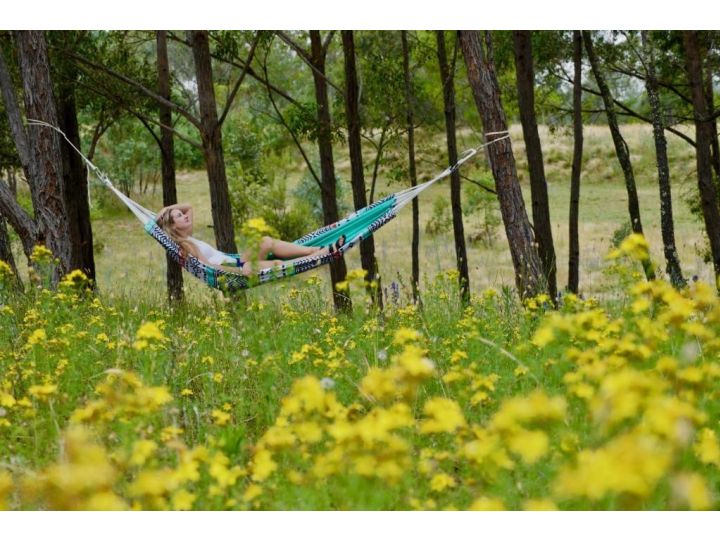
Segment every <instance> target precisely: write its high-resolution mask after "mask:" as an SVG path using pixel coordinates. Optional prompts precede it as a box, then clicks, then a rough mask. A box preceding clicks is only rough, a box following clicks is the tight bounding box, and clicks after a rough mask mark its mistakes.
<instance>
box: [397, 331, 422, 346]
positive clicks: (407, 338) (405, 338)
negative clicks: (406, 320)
mask: <svg viewBox="0 0 720 540" xmlns="http://www.w3.org/2000/svg"><path fill="white" fill-rule="evenodd" d="M420 337H421V335H420V332H418V331H417V330H413V329H412V328H405V327H403V328H399V329H398V330H397V331H396V332H395V336H394V337H393V343H394V344H395V345H405V344H406V343H408V342H413V341H418V340H419V339H420Z"/></svg>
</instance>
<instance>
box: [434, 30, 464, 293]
mask: <svg viewBox="0 0 720 540" xmlns="http://www.w3.org/2000/svg"><path fill="white" fill-rule="evenodd" d="M435 37H436V40H437V54H438V63H439V65H440V82H441V84H442V87H443V104H444V109H445V133H446V138H447V148H448V161H449V163H450V165H454V164H455V163H457V160H458V153H457V141H456V134H455V83H454V77H455V74H454V73H453V72H451V71H450V68H449V66H448V59H447V52H446V50H445V32H444V31H443V30H438V31H436V33H435ZM453 67H454V63H453ZM450 205H451V207H452V216H453V233H454V236H455V258H456V261H457V270H458V285H459V287H460V297H461V299H462V301H463V303H468V302H469V301H470V274H469V271H468V260H467V249H466V247H465V230H464V226H463V219H462V201H461V189H460V172H459V171H458V170H457V169H455V170H453V171H452V173H451V174H450Z"/></svg>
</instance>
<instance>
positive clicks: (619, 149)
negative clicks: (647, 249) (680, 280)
mask: <svg viewBox="0 0 720 540" xmlns="http://www.w3.org/2000/svg"><path fill="white" fill-rule="evenodd" d="M582 37H583V42H584V44H585V51H586V52H587V55H588V60H590V66H591V67H592V72H593V76H594V77H595V81H596V82H597V85H598V88H599V89H600V94H601V96H602V100H603V103H604V104H605V113H606V115H607V120H608V126H609V127H610V134H611V135H612V139H613V144H614V145H615V154H616V155H617V158H618V161H619V162H620V167H621V168H622V170H623V174H624V176H625V188H626V190H627V194H628V211H629V213H630V226H631V227H632V231H633V232H634V233H638V234H643V227H642V220H641V219H640V202H639V201H638V195H637V187H636V185H635V173H634V172H633V167H632V163H631V162H630V149H629V148H628V145H627V143H626V142H625V139H623V136H622V134H621V133H620V127H619V125H618V121H617V115H616V113H615V103H614V101H613V98H612V94H611V93H610V88H609V87H608V85H607V82H605V77H604V76H603V73H602V70H601V68H600V62H599V61H598V58H597V55H596V54H595V48H594V46H593V43H592V35H591V34H590V32H588V31H587V30H583V32H582ZM643 269H644V270H645V277H646V278H647V279H654V278H655V272H654V271H653V269H652V265H651V264H649V263H643Z"/></svg>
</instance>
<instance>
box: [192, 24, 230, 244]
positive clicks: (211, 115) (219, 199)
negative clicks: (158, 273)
mask: <svg viewBox="0 0 720 540" xmlns="http://www.w3.org/2000/svg"><path fill="white" fill-rule="evenodd" d="M188 37H189V40H190V43H191V46H192V51H193V58H194V60H195V74H196V78H197V85H198V101H199V105H200V116H201V124H202V130H201V136H202V146H203V153H204V155H205V166H206V168H207V174H208V182H209V183H210V205H211V209H212V217H213V225H214V228H215V243H216V244H217V248H218V249H219V250H220V251H225V252H227V253H237V246H236V244H235V229H234V226H233V221H232V211H231V208H230V195H229V190H228V184H227V173H226V170H225V157H224V153H223V145H222V130H221V126H220V124H219V122H218V113H217V103H216V101H215V89H214V87H213V75H212V63H211V58H210V45H209V43H208V32H207V31H206V30H194V31H191V32H189V35H188Z"/></svg>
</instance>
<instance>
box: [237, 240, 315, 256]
mask: <svg viewBox="0 0 720 540" xmlns="http://www.w3.org/2000/svg"><path fill="white" fill-rule="evenodd" d="M322 249H326V248H319V247H311V246H299V245H297V244H293V243H292V242H285V241H284V240H278V239H276V238H270V237H269V236H265V237H264V238H263V239H262V241H261V242H260V249H259V250H258V254H257V257H258V259H259V260H261V261H263V260H265V259H266V258H267V256H268V255H269V254H270V253H272V254H273V255H275V256H276V257H280V258H281V259H288V258H294V257H307V256H308V255H313V254H319V251H320V250H322ZM242 258H243V260H244V261H247V260H250V259H252V255H251V254H249V253H243V257H242Z"/></svg>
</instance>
